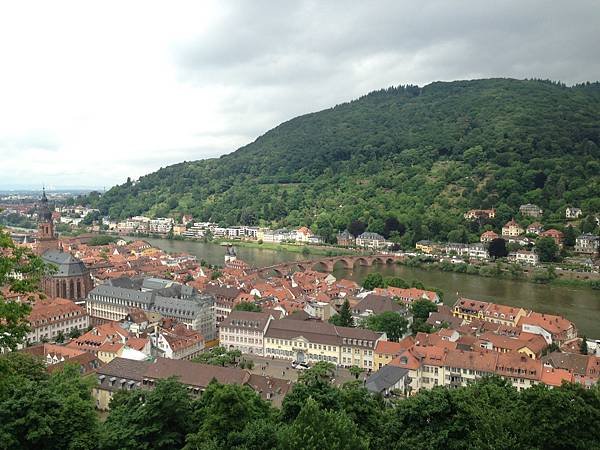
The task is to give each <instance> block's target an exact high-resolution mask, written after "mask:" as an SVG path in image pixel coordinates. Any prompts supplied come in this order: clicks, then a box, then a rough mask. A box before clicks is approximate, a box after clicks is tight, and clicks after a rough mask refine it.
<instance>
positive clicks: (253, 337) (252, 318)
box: [219, 311, 273, 356]
mask: <svg viewBox="0 0 600 450" xmlns="http://www.w3.org/2000/svg"><path fill="white" fill-rule="evenodd" d="M272 320H273V316H271V315H270V314H267V313H258V312H250V311H232V312H231V314H229V316H228V317H227V318H226V319H225V321H223V322H222V323H221V325H220V327H219V343H220V345H221V346H222V347H224V348H226V349H227V350H239V351H240V352H242V353H248V354H254V355H260V356H263V355H264V338H265V333H266V331H267V328H268V327H269V324H270V323H271V321H272Z"/></svg>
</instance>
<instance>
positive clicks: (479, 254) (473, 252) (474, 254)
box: [469, 244, 490, 259]
mask: <svg viewBox="0 0 600 450" xmlns="http://www.w3.org/2000/svg"><path fill="white" fill-rule="evenodd" d="M469 258H476V259H490V253H489V252H488V249H487V248H486V246H485V245H483V244H471V245H469Z"/></svg>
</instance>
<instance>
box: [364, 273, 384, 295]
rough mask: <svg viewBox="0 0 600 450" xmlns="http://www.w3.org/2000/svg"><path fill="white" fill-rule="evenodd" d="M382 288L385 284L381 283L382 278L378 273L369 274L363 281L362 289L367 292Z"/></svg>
mask: <svg viewBox="0 0 600 450" xmlns="http://www.w3.org/2000/svg"><path fill="white" fill-rule="evenodd" d="M382 287H385V283H384V282H383V276H382V275H381V274H380V273H379V272H373V273H370V274H369V275H367V277H366V278H365V279H364V281H363V288H364V289H366V290H367V291H372V290H373V289H375V288H382Z"/></svg>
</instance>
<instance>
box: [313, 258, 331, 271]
mask: <svg viewBox="0 0 600 450" xmlns="http://www.w3.org/2000/svg"><path fill="white" fill-rule="evenodd" d="M311 270H314V271H316V272H331V271H333V262H331V261H327V260H321V261H316V262H315V263H313V264H312V266H311Z"/></svg>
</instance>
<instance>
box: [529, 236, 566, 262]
mask: <svg viewBox="0 0 600 450" xmlns="http://www.w3.org/2000/svg"><path fill="white" fill-rule="evenodd" d="M535 249H536V252H537V254H538V256H539V258H540V261H542V262H552V261H556V260H557V259H558V255H559V253H560V248H559V247H558V245H557V244H556V242H555V241H554V239H552V238H550V237H541V238H538V239H537V240H536V241H535Z"/></svg>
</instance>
